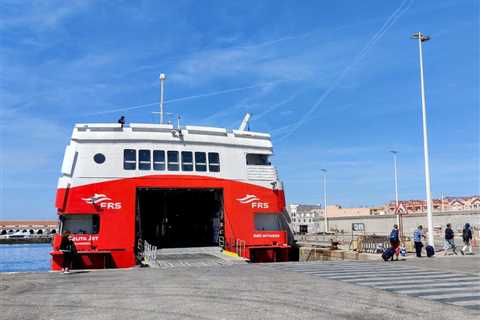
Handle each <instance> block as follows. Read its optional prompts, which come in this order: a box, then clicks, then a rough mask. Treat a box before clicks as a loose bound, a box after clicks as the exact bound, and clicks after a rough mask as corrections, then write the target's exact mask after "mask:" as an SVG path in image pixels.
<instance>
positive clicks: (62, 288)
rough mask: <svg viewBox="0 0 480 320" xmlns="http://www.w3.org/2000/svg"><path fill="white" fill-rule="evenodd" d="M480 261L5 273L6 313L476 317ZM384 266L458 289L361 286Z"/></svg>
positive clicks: (2, 315) (0, 292) (0, 315)
mask: <svg viewBox="0 0 480 320" xmlns="http://www.w3.org/2000/svg"><path fill="white" fill-rule="evenodd" d="M479 266H480V259H479V258H478V256H469V257H460V256H459V257H437V258H432V259H427V258H422V259H409V260H407V261H400V262H393V263H384V262H383V261H366V262H359V261H318V262H310V263H298V262H291V263H277V264H232V265H218V264H217V265H211V266H188V265H183V266H175V267H172V268H164V269H156V268H134V269H128V270H95V271H76V272H72V273H70V274H62V273H53V272H47V273H11V274H6V273H4V274H0V296H1V297H2V298H1V299H0V310H1V311H0V319H409V320H411V319H435V320H439V319H449V320H451V319H473V318H475V317H476V316H479V315H480V312H479V310H480V309H479V306H480V296H479V292H480V291H479V290H478V289H477V288H478V285H480V281H479V280H478V279H480V278H479V277H478V270H479ZM396 269H398V270H399V274H398V276H395V275H394V274H395V270H396ZM381 273H384V274H390V275H392V274H393V276H391V277H392V279H393V280H392V281H393V282H394V283H398V282H405V283H401V284H400V285H399V286H401V287H402V288H408V284H409V283H412V282H413V285H412V286H411V288H413V290H415V288H416V286H415V281H414V280H413V281H412V277H411V276H414V275H415V274H416V273H418V274H421V275H422V278H424V279H423V280H422V281H423V282H422V283H424V284H423V285H422V288H423V289H422V290H423V291H425V290H427V292H428V290H430V291H431V292H435V291H436V289H435V288H436V287H437V288H438V287H439V286H440V285H441V283H440V282H441V281H445V283H446V284H447V285H450V284H451V286H453V287H455V288H459V289H458V290H456V291H453V292H455V293H454V294H452V295H451V296H452V298H451V299H450V300H449V299H448V297H449V295H448V290H447V291H446V292H445V293H446V294H445V293H444V294H442V293H440V296H441V297H443V298H442V299H439V300H437V301H435V300H431V299H429V298H428V297H429V295H427V296H425V294H423V296H422V294H419V295H418V294H417V295H415V294H412V293H408V292H409V291H408V290H404V291H405V292H407V293H401V292H400V293H399V292H394V291H392V290H388V289H382V286H380V285H376V286H369V285H362V283H363V282H362V281H365V280H362V279H363V278H362V277H368V275H370V277H371V275H372V274H374V275H375V274H378V277H379V279H380V278H381V275H380V274H381ZM402 274H404V275H403V276H402ZM408 274H410V277H409V276H408ZM345 275H347V277H345ZM351 275H359V278H358V279H355V277H352V276H351ZM429 278H431V282H428V279H429ZM437 278H439V279H441V280H438V279H437ZM462 279H463V280H462ZM352 280H353V281H352ZM462 281H463V282H462ZM425 283H426V284H425ZM377 284H378V283H377ZM385 288H386V287H385ZM432 288H433V289H432ZM440 288H441V287H440ZM455 288H453V289H455ZM462 288H464V290H462ZM410 290H412V289H410ZM402 292H403V291H402ZM459 292H460V295H459ZM461 292H465V294H463V295H462V293H461ZM437 294H438V293H437ZM430 296H431V295H430ZM459 296H460V297H462V296H466V297H465V299H463V300H462V299H461V298H458V297H459ZM477 299H478V300H477Z"/></svg>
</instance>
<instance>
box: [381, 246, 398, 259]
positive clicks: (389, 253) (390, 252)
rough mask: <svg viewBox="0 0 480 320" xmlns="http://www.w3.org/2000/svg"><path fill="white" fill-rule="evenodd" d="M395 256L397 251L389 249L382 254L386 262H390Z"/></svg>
mask: <svg viewBox="0 0 480 320" xmlns="http://www.w3.org/2000/svg"><path fill="white" fill-rule="evenodd" d="M394 254H395V249H393V248H387V249H385V251H383V253H382V259H383V260H385V261H388V260H390V259H392V257H393V255H394Z"/></svg>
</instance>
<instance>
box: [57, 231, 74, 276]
mask: <svg viewBox="0 0 480 320" xmlns="http://www.w3.org/2000/svg"><path fill="white" fill-rule="evenodd" d="M70 235H71V233H70V231H68V230H65V231H64V232H63V234H62V241H61V242H60V251H62V252H63V263H62V271H63V273H69V272H70V269H71V267H72V262H73V255H74V254H75V243H73V241H72V239H70Z"/></svg>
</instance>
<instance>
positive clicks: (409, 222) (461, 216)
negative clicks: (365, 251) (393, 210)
mask: <svg viewBox="0 0 480 320" xmlns="http://www.w3.org/2000/svg"><path fill="white" fill-rule="evenodd" d="M396 222H397V217H396V216H395V215H378V216H374V215H369V216H358V217H337V218H330V219H328V225H329V230H330V231H332V232H335V233H336V234H339V233H340V234H341V233H344V234H350V235H351V234H352V224H353V223H363V224H364V226H365V231H364V232H360V231H355V232H354V234H355V235H359V234H364V233H365V234H369V235H372V234H375V235H388V234H390V231H391V230H392V226H393V225H394V224H395V223H396ZM466 222H468V223H470V225H472V228H473V230H474V233H476V235H477V237H478V232H479V230H480V211H457V212H451V211H449V212H435V213H433V226H434V229H435V230H436V231H435V232H436V233H438V235H440V234H441V233H442V231H443V230H445V225H446V224H447V223H451V224H452V227H453V229H454V231H455V232H461V230H462V229H463V226H464V225H465V223H466ZM402 225H403V232H404V235H406V236H411V235H412V234H413V232H414V231H415V229H416V228H417V226H418V225H422V226H423V228H424V230H427V215H426V214H425V213H419V214H408V215H404V216H402ZM323 230H324V226H323V223H322V224H321V228H320V232H323Z"/></svg>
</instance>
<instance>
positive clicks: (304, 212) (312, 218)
mask: <svg viewBox="0 0 480 320" xmlns="http://www.w3.org/2000/svg"><path fill="white" fill-rule="evenodd" d="M287 212H288V214H289V216H290V220H291V228H292V230H293V231H294V232H295V233H317V232H321V231H323V229H322V230H321V229H320V228H321V224H322V221H323V220H322V217H323V209H322V207H321V206H319V205H307V204H289V205H287Z"/></svg>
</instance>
